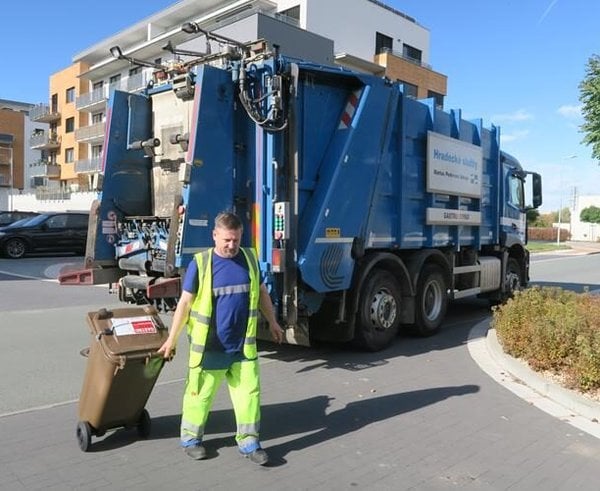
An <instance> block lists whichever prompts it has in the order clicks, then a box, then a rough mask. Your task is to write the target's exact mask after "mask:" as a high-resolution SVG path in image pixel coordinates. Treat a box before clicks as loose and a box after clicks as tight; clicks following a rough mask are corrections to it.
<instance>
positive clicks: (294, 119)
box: [60, 40, 541, 351]
mask: <svg viewBox="0 0 600 491" xmlns="http://www.w3.org/2000/svg"><path fill="white" fill-rule="evenodd" d="M226 41H227V40H226ZM226 44H227V43H226ZM120 56H121V57H124V56H123V55H122V54H120ZM124 58H126V57H124ZM132 61H133V62H135V60H132ZM102 169H103V180H102V183H101V190H100V191H99V195H98V199H97V200H96V201H95V202H94V204H93V206H92V213H91V219H90V227H89V233H88V245H87V251H86V257H85V265H84V269H82V270H81V271H75V272H70V273H65V274H63V275H61V278H60V281H61V283H62V284H100V283H108V284H110V285H111V287H112V289H113V291H116V292H117V293H118V295H119V298H120V300H122V301H123V302H127V303H133V304H154V305H155V306H156V307H158V308H159V309H162V310H164V311H169V310H172V309H174V307H175V305H176V302H177V298H178V296H179V294H180V292H181V277H182V275H183V274H184V272H185V269H186V267H187V265H188V264H189V262H190V261H191V260H192V259H193V255H194V254H195V253H197V252H200V251H202V250H204V249H206V248H208V247H211V246H212V245H213V241H212V229H213V223H214V222H213V220H214V218H215V216H216V215H217V214H218V213H219V212H221V211H223V210H230V211H234V212H235V213H237V214H238V215H239V216H240V217H241V218H242V221H243V222H244V228H245V233H244V236H243V237H244V238H243V240H245V245H248V246H253V247H255V248H256V249H257V251H258V255H259V260H260V264H261V268H262V270H263V272H264V273H265V274H266V281H267V284H268V287H269V289H270V292H271V295H272V299H273V303H274V305H275V308H276V309H277V316H278V318H279V320H280V323H281V325H282V327H284V328H285V332H286V340H287V342H290V343H297V344H303V345H309V344H310V342H311V341H314V340H327V341H338V342H347V341H354V342H355V343H357V344H358V345H360V346H362V347H363V348H365V349H367V350H373V351H375V350H380V349H382V348H384V347H386V346H387V345H389V344H390V343H391V342H392V340H393V339H394V337H395V336H396V334H397V333H398V331H399V329H401V328H402V327H403V326H408V327H409V328H410V329H412V330H413V331H415V332H416V333H418V334H420V335H430V334H433V333H435V332H436V331H437V330H438V329H439V328H440V325H441V324H442V321H443V319H444V316H445V314H446V309H447V306H448V302H449V301H451V300H454V299H459V298H463V297H467V296H475V295H478V296H480V297H486V298H488V299H489V300H490V302H492V303H495V302H501V301H502V300H503V299H505V298H507V297H508V296H510V295H511V294H512V292H514V291H515V290H517V289H520V288H523V287H524V286H526V284H527V282H528V279H529V254H528V251H527V249H526V248H525V244H526V240H527V223H526V211H527V206H526V203H525V183H526V178H527V181H528V184H529V185H530V187H531V190H532V193H531V194H532V203H531V205H532V207H534V208H535V207H538V206H540V204H541V178H540V176H539V175H538V174H536V173H530V172H526V171H524V170H523V169H522V167H521V165H520V164H519V162H518V161H517V160H516V159H515V158H513V157H511V156H510V155H508V154H506V153H504V152H503V151H501V150H500V130H499V128H498V127H495V126H492V127H491V128H485V127H483V124H482V122H481V121H466V120H464V119H463V118H462V117H461V112H460V111H458V110H451V111H448V112H446V111H444V110H442V109H440V108H438V107H436V105H435V103H434V101H433V100H415V99H413V98H411V97H409V96H407V95H406V94H405V93H404V90H403V85H402V84H401V83H399V82H393V81H390V80H388V79H386V78H380V77H377V76H373V75H369V74H363V73H356V72H352V71H348V70H346V69H342V68H337V67H329V66H321V65H316V64H312V63H308V62H304V61H299V60H294V59H290V58H286V57H285V56H282V55H281V54H280V53H278V52H277V50H273V49H269V48H268V47H266V45H265V44H264V43H261V42H256V43H249V44H243V45H242V44H240V43H233V42H232V43H230V45H229V46H227V49H226V50H224V51H223V52H221V53H218V54H213V55H207V56H200V57H198V58H197V59H193V60H191V61H189V62H186V63H181V64H179V65H177V64H175V65H170V66H159V67H157V70H156V74H155V77H154V83H151V84H149V86H148V87H147V89H146V90H145V91H144V92H143V93H127V92H121V91H115V92H114V93H113V95H112V96H111V98H110V101H109V108H108V112H107V123H106V138H105V148H104V154H103V163H102ZM261 332H262V333H263V334H264V333H266V332H267V331H261Z"/></svg>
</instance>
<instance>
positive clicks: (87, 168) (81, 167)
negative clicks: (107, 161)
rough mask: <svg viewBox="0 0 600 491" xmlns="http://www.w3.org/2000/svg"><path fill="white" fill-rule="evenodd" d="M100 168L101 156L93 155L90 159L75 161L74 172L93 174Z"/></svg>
mask: <svg viewBox="0 0 600 491" xmlns="http://www.w3.org/2000/svg"><path fill="white" fill-rule="evenodd" d="M101 170H102V158H101V157H94V158H91V159H83V160H76V161H75V173H77V174H94V173H96V172H100V171H101Z"/></svg>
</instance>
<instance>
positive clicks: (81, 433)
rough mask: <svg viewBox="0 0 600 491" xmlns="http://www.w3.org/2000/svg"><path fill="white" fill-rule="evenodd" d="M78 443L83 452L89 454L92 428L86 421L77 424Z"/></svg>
mask: <svg viewBox="0 0 600 491" xmlns="http://www.w3.org/2000/svg"><path fill="white" fill-rule="evenodd" d="M76 435H77V443H78V444H79V448H80V449H81V451H82V452H87V451H88V450H89V448H90V445H91V443H92V427H91V426H90V425H89V423H87V422H85V421H80V422H79V423H77V431H76Z"/></svg>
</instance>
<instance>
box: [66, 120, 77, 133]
mask: <svg viewBox="0 0 600 491" xmlns="http://www.w3.org/2000/svg"><path fill="white" fill-rule="evenodd" d="M73 131H75V118H67V119H66V120H65V133H72V132H73Z"/></svg>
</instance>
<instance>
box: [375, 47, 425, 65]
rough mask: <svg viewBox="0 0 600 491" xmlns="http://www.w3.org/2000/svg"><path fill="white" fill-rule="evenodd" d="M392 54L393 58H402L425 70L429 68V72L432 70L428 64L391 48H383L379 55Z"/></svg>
mask: <svg viewBox="0 0 600 491" xmlns="http://www.w3.org/2000/svg"><path fill="white" fill-rule="evenodd" d="M384 53H387V54H390V55H392V56H395V57H396V58H400V59H402V60H405V61H408V62H410V63H414V64H415V65H419V66H422V67H423V68H427V69H428V70H431V65H429V64H427V63H423V62H422V61H421V60H417V59H416V58H411V57H410V56H406V55H405V54H404V53H400V52H399V51H394V50H392V49H390V48H382V50H381V52H380V53H379V54H384Z"/></svg>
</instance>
